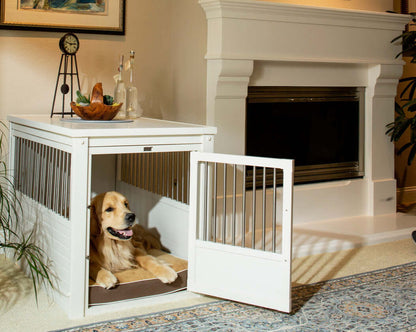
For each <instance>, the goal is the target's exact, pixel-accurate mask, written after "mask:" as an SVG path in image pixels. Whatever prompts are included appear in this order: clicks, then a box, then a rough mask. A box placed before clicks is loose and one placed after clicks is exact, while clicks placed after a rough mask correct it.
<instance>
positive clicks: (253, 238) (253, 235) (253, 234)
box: [251, 166, 257, 249]
mask: <svg viewBox="0 0 416 332" xmlns="http://www.w3.org/2000/svg"><path fill="white" fill-rule="evenodd" d="M256 178H257V176H256V166H253V197H252V211H251V217H252V221H251V224H252V226H251V227H252V229H251V248H253V249H255V247H256Z"/></svg>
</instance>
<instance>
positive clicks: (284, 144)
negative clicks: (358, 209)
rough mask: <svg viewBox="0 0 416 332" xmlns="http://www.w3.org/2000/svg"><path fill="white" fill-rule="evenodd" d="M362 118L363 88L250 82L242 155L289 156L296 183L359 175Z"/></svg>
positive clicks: (361, 172) (362, 166)
mask: <svg viewBox="0 0 416 332" xmlns="http://www.w3.org/2000/svg"><path fill="white" fill-rule="evenodd" d="M363 121H364V88H357V87H274V86H266V87H259V86H256V87H249V88H248V97H247V104H246V145H245V147H246V155H251V156H260V157H272V158H288V159H294V160H295V166H296V167H295V183H314V182H322V181H331V180H340V179H353V178H361V177H363V176H364V154H363V153H364V143H363V138H364V126H363ZM269 176H270V177H272V175H269ZM248 183H251V181H248Z"/></svg>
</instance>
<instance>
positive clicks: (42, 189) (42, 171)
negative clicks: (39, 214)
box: [39, 144, 46, 205]
mask: <svg viewBox="0 0 416 332" xmlns="http://www.w3.org/2000/svg"><path fill="white" fill-rule="evenodd" d="M45 149H46V146H45V145H44V144H42V145H41V151H40V154H41V165H40V174H39V177H40V180H39V181H40V188H39V201H40V203H41V204H42V205H45V183H46V172H45V167H46V160H45Z"/></svg>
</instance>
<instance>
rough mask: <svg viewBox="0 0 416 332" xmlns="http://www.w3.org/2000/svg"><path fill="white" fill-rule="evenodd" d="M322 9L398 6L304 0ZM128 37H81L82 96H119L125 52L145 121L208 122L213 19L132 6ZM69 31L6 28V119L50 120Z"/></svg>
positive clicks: (2, 54) (1, 40)
mask: <svg viewBox="0 0 416 332" xmlns="http://www.w3.org/2000/svg"><path fill="white" fill-rule="evenodd" d="M280 2H291V3H293V2H296V3H300V4H313V5H317V6H331V7H343V8H355V9H365V10H375V11H384V10H387V9H391V8H392V0H365V1H364V0H315V1H313V0H297V1H286V0H280ZM126 24H127V26H126V35H125V36H110V35H108V36H107V35H97V34H81V33H79V34H78V37H79V39H80V43H81V47H80V50H79V52H78V55H77V58H78V65H79V73H80V78H81V88H82V90H83V92H87V93H89V91H90V89H91V87H92V85H93V84H94V83H96V82H102V83H103V86H104V92H105V93H108V94H113V79H112V77H113V75H114V74H115V73H116V68H117V63H118V57H119V54H120V53H122V52H123V53H124V54H127V53H128V51H129V50H130V49H131V48H132V49H135V50H136V54H137V64H138V66H137V72H136V77H137V81H138V88H139V89H140V91H141V93H142V97H143V98H144V101H143V108H144V114H145V116H153V117H159V118H166V119H176V120H180V121H187V122H195V123H203V122H204V121H205V120H204V119H205V116H204V111H205V77H206V68H205V60H204V55H205V50H206V21H205V16H204V12H203V10H202V9H201V8H200V6H199V4H198V2H197V0H129V1H128V2H127V18H126ZM62 35H63V33H55V32H37V31H13V30H0V119H2V120H4V119H5V118H6V116H7V114H10V113H20V114H23V113H38V114H49V113H50V109H51V106H52V98H53V93H54V89H55V81H56V77H57V72H58V66H59V60H60V51H59V48H58V41H59V38H60V37H61V36H62Z"/></svg>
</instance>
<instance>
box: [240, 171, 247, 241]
mask: <svg viewBox="0 0 416 332" xmlns="http://www.w3.org/2000/svg"><path fill="white" fill-rule="evenodd" d="M246 171H247V169H246V165H243V186H242V187H243V188H242V189H243V202H242V210H243V211H242V218H241V219H242V225H241V228H242V231H241V233H242V236H243V237H242V239H241V246H242V247H245V246H246Z"/></svg>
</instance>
